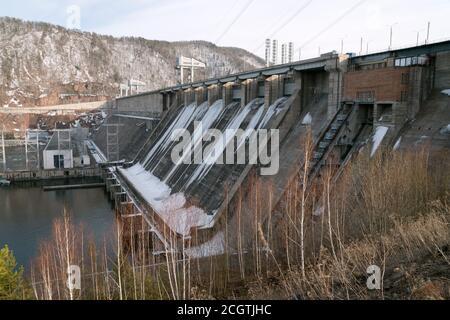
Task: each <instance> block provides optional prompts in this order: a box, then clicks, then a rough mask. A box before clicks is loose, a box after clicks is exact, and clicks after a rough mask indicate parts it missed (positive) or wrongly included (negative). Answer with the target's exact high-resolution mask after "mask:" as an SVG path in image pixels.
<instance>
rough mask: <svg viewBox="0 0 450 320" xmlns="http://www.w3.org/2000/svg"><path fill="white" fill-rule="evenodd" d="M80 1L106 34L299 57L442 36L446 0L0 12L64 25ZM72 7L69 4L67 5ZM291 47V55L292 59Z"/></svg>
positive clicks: (91, 27) (41, 5) (39, 4)
mask: <svg viewBox="0 0 450 320" xmlns="http://www.w3.org/2000/svg"><path fill="white" fill-rule="evenodd" d="M72 5H76V6H78V7H79V8H80V28H81V29H82V30H85V31H92V32H97V33H101V34H109V35H113V36H141V37H144V38H147V39H157V40H168V41H175V40H207V41H211V42H214V43H216V44H218V45H221V46H234V47H241V48H244V49H247V50H249V51H251V52H253V53H255V54H258V55H260V56H263V55H264V40H265V39H266V38H267V37H271V38H275V39H278V40H279V42H280V43H282V42H288V41H292V42H294V43H295V46H296V48H297V49H298V48H300V47H302V51H301V52H302V58H308V57H313V56H317V55H318V53H319V47H320V52H321V53H324V52H328V51H331V50H337V51H340V50H341V40H342V39H343V41H344V51H345V52H359V51H360V47H361V45H360V42H361V37H362V38H363V52H366V50H367V43H368V45H369V51H375V50H381V49H386V48H387V47H388V46H389V30H390V25H394V26H393V46H394V47H399V46H405V45H414V44H415V43H416V39H417V32H420V42H423V41H424V40H425V37H426V29H427V23H428V21H430V22H431V32H430V40H431V41H433V40H439V39H445V38H450V22H449V20H450V0H427V1H423V0H421V1H419V0H366V1H362V0H224V1H219V0H116V1H110V0H62V1H61V0H58V1H57V0H15V1H11V0H1V6H0V16H11V17H17V18H21V19H24V20H30V21H45V22H50V23H55V24H58V25H62V26H67V24H68V23H69V25H70V23H73V21H74V20H73V17H74V15H73V14H68V13H67V9H68V8H69V7H70V6H72ZM72 12H73V11H72ZM298 54H299V53H298V51H297V53H296V56H297V58H298Z"/></svg>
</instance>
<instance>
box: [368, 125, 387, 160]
mask: <svg viewBox="0 0 450 320" xmlns="http://www.w3.org/2000/svg"><path fill="white" fill-rule="evenodd" d="M388 131H389V128H388V127H384V126H379V127H378V128H377V129H376V131H375V134H374V136H373V145H372V152H371V153H370V156H371V157H373V156H374V155H375V153H376V152H377V150H378V147H379V146H380V145H381V142H383V139H384V137H385V136H386V133H387V132H388Z"/></svg>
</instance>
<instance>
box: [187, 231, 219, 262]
mask: <svg viewBox="0 0 450 320" xmlns="http://www.w3.org/2000/svg"><path fill="white" fill-rule="evenodd" d="M224 253H225V234H224V232H223V231H222V232H219V233H217V234H216V235H215V236H214V237H213V238H212V239H211V240H210V241H208V242H205V243H203V244H202V245H200V246H198V247H192V248H189V249H186V250H185V254H186V255H187V256H188V257H190V258H194V259H196V258H205V257H214V256H219V255H222V254H224Z"/></svg>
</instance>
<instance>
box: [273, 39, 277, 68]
mask: <svg viewBox="0 0 450 320" xmlns="http://www.w3.org/2000/svg"><path fill="white" fill-rule="evenodd" d="M272 44H273V45H272V63H273V64H274V65H276V64H278V40H273V42H272Z"/></svg>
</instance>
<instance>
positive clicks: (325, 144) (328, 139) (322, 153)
mask: <svg viewBox="0 0 450 320" xmlns="http://www.w3.org/2000/svg"><path fill="white" fill-rule="evenodd" d="M350 113H351V111H350V110H347V109H345V108H341V109H340V110H339V111H338V113H337V114H336V116H335V117H334V118H333V120H332V121H331V123H330V124H329V125H328V127H327V128H326V129H325V130H324V134H323V135H322V137H321V138H319V141H318V142H317V143H316V147H315V148H314V150H313V156H312V159H311V163H310V169H309V172H310V174H312V175H314V174H316V173H317V172H318V171H319V170H320V168H321V166H322V165H323V164H324V163H325V161H326V158H327V154H328V153H329V151H330V150H331V149H332V148H333V147H334V146H335V145H336V143H337V142H338V140H339V138H340V133H341V131H342V129H343V128H344V126H345V124H346V122H347V120H348V118H349V116H350Z"/></svg>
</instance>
